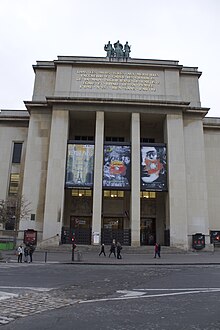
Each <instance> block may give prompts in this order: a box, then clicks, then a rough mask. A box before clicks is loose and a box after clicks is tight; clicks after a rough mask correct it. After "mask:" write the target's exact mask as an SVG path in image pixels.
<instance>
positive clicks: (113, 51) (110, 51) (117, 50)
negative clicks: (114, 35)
mask: <svg viewBox="0 0 220 330" xmlns="http://www.w3.org/2000/svg"><path fill="white" fill-rule="evenodd" d="M104 50H105V51H106V52H107V57H108V58H109V61H110V60H113V59H116V60H120V59H123V60H126V61H127V60H128V58H129V57H130V52H131V46H129V44H128V41H126V44H125V45H124V47H123V46H122V44H121V43H120V41H119V40H118V41H117V42H115V43H114V48H113V46H112V44H111V42H110V41H109V42H108V43H107V44H106V45H105V46H104Z"/></svg>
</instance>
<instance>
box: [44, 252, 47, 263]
mask: <svg viewBox="0 0 220 330" xmlns="http://www.w3.org/2000/svg"><path fill="white" fill-rule="evenodd" d="M44 261H45V262H47V251H45V255H44Z"/></svg>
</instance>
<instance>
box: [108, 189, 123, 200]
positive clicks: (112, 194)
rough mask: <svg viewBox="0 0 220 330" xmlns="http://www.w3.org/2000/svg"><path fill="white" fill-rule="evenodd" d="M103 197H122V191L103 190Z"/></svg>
mask: <svg viewBox="0 0 220 330" xmlns="http://www.w3.org/2000/svg"><path fill="white" fill-rule="evenodd" d="M104 197H105V198H123V197H124V191H123V190H104Z"/></svg>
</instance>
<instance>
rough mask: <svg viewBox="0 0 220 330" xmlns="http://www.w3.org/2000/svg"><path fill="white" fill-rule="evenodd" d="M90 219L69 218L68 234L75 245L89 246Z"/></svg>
mask: <svg viewBox="0 0 220 330" xmlns="http://www.w3.org/2000/svg"><path fill="white" fill-rule="evenodd" d="M91 223H92V218H91V217H86V216H82V217H76V216H70V233H71V236H72V237H74V238H75V242H76V244H85V245H89V244H91Z"/></svg>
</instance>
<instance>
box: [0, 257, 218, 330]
mask: <svg viewBox="0 0 220 330" xmlns="http://www.w3.org/2000/svg"><path fill="white" fill-rule="evenodd" d="M0 302H1V309H0V324H1V325H0V327H2V329H4V330H7V329H16V330H21V329H23V330H25V329H30V328H31V329H32V330H35V329H36V330H37V329H47V330H49V329H55V330H56V329H67V328H69V329H82V330H83V329H93V330H98V329H100V330H101V329H120V330H121V329H125V330H127V329H152V330H153V329H160V330H161V329H164V330H168V329H169V330H176V329H194V330H195V329H196V330H200V329H203V330H205V329H206V330H212V329H213V330H214V329H215V330H216V329H220V314H219V305H220V266H219V265H194V266H193V265H191V266H190V265H171V266H168V265H152V266H151V265H142V266H141V265H130V266H129V265H77V264H73V265H71V264H70V265H65V264H40V263H33V264H24V263H23V264H16V263H4V264H3V263H1V264H0Z"/></svg>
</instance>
